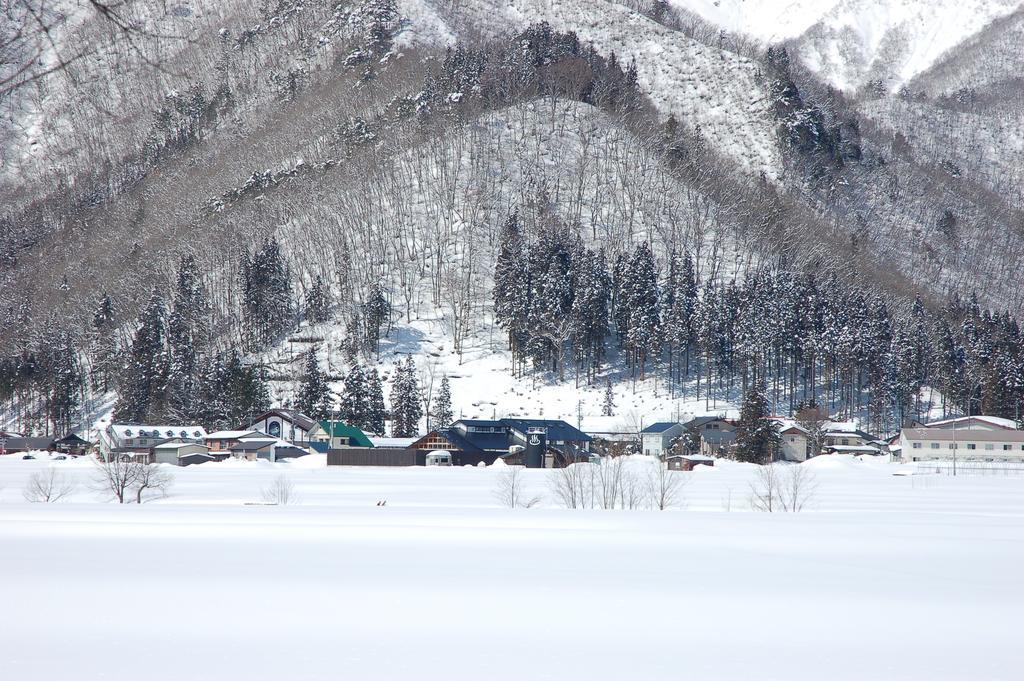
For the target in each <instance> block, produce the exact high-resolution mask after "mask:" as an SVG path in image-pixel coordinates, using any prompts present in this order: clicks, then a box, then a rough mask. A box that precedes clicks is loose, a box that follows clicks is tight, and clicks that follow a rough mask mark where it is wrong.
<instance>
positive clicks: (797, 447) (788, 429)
mask: <svg viewBox="0 0 1024 681" xmlns="http://www.w3.org/2000/svg"><path fill="white" fill-rule="evenodd" d="M807 452H808V445H807V429H805V428H804V427H803V426H800V425H798V424H796V423H792V422H785V421H783V422H782V425H781V426H780V428H779V458H780V459H782V460H783V461H806V460H807Z"/></svg>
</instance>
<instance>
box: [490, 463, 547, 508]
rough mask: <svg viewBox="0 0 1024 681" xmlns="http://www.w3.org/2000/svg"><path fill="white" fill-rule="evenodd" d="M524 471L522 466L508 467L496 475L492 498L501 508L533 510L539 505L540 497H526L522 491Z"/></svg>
mask: <svg viewBox="0 0 1024 681" xmlns="http://www.w3.org/2000/svg"><path fill="white" fill-rule="evenodd" d="M524 470H525V469H524V468H523V467H522V466H509V467H507V468H506V469H505V470H503V471H502V472H501V473H500V474H499V475H498V482H497V485H496V486H495V488H494V498H495V499H497V500H498V501H499V502H500V503H501V505H502V506H507V507H508V508H533V507H534V506H536V505H537V504H539V503H540V501H541V497H540V495H536V496H527V494H526V491H525V489H524V482H525V480H524V475H523V471H524Z"/></svg>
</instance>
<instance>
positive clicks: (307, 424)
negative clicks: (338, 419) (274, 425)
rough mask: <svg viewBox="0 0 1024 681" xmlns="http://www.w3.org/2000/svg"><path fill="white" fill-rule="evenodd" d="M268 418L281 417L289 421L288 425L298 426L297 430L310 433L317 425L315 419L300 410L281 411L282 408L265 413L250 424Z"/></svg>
mask: <svg viewBox="0 0 1024 681" xmlns="http://www.w3.org/2000/svg"><path fill="white" fill-rule="evenodd" d="M268 416H279V417H281V419H283V420H285V421H287V422H288V423H291V424H292V425H294V426H296V427H297V428H301V429H302V430H305V431H307V432H309V431H310V430H311V429H312V428H313V426H315V425H316V421H314V420H313V419H311V418H309V417H308V416H306V415H305V414H303V413H302V412H301V411H299V410H298V409H280V408H279V409H271V410H269V411H265V412H263V413H262V414H260V415H259V416H257V417H256V418H254V419H253V420H252V421H251V422H250V425H251V424H253V423H256V422H257V421H262V420H263V419H265V418H267V417H268Z"/></svg>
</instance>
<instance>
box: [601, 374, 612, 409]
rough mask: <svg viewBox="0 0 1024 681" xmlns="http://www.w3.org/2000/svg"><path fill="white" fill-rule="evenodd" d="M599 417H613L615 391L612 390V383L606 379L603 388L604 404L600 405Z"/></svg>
mask: <svg viewBox="0 0 1024 681" xmlns="http://www.w3.org/2000/svg"><path fill="white" fill-rule="evenodd" d="M601 416H615V391H614V390H612V381H611V379H608V383H607V385H605V388H604V402H603V403H602V404H601Z"/></svg>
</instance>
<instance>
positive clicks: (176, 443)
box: [153, 437, 206, 449]
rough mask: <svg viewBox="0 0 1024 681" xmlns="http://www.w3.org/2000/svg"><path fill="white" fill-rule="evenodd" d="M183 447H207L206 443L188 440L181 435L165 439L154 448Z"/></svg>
mask: <svg viewBox="0 0 1024 681" xmlns="http://www.w3.org/2000/svg"><path fill="white" fill-rule="evenodd" d="M182 447H204V448H205V447H206V445H204V444H200V443H198V442H186V441H185V440H182V439H181V438H180V437H176V438H172V439H170V440H164V441H163V442H158V443H157V444H155V445H153V449H181V448H182Z"/></svg>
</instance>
